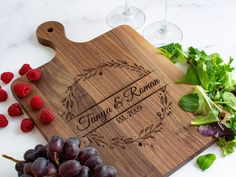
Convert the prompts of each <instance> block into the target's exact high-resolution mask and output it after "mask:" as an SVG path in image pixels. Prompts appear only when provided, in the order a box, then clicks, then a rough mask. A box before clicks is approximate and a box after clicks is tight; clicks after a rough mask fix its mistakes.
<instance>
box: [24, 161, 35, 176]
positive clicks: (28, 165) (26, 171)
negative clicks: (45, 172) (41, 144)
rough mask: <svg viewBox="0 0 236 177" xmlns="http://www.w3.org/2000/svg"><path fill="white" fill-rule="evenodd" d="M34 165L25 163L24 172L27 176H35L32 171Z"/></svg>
mask: <svg viewBox="0 0 236 177" xmlns="http://www.w3.org/2000/svg"><path fill="white" fill-rule="evenodd" d="M32 164H33V163H32V162H28V163H25V165H24V168H23V172H24V173H25V174H28V175H33V173H32V171H31V167H32Z"/></svg>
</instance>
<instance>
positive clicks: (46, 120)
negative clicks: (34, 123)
mask: <svg viewBox="0 0 236 177" xmlns="http://www.w3.org/2000/svg"><path fill="white" fill-rule="evenodd" d="M39 120H40V122H41V123H43V124H50V123H51V122H52V121H53V120H54V116H53V115H52V113H51V112H50V111H49V110H48V109H44V110H43V111H42V113H41V115H40V118H39Z"/></svg>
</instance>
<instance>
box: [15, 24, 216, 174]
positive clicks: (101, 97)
mask: <svg viewBox="0 0 236 177" xmlns="http://www.w3.org/2000/svg"><path fill="white" fill-rule="evenodd" d="M37 37H38V41H39V42H40V43H41V44H43V45H46V46H49V47H51V48H53V49H54V50H55V51H56V55H55V57H54V59H53V60H52V61H50V62H49V63H47V64H45V65H43V66H41V67H40V68H41V71H42V78H41V80H40V81H38V82H36V83H32V82H29V81H28V80H27V79H26V77H25V76H23V77H20V78H19V79H17V80H15V81H14V83H13V84H15V83H18V82H28V83H30V85H31V87H32V92H31V93H30V95H29V96H27V97H26V98H24V99H19V98H18V97H16V98H17V100H18V101H19V102H20V103H21V104H22V106H23V108H24V109H25V111H26V112H27V113H28V114H29V116H30V117H32V119H33V120H34V122H35V124H36V125H37V127H38V128H39V130H40V131H41V132H42V134H43V135H44V136H45V138H46V139H48V138H49V137H51V136H52V135H54V134H58V135H60V136H62V137H64V138H67V137H71V136H79V137H81V139H82V141H83V143H84V144H85V145H89V146H94V147H96V148H97V149H98V150H99V152H100V153H101V155H102V157H103V159H104V161H105V162H106V163H107V164H112V165H114V166H116V167H117V169H118V176H119V177H162V176H168V175H170V174H171V173H173V172H174V171H175V170H176V169H178V168H179V167H181V166H182V165H183V164H185V163H186V162H187V161H189V160H190V159H192V158H193V157H194V156H196V155H197V154H198V153H199V152H200V151H202V150H203V149H204V148H206V147H208V146H209V145H211V144H212V143H213V142H214V140H213V139H212V138H206V137H202V136H201V135H200V134H199V133H198V131H197V128H196V127H193V126H191V125H190V122H191V120H192V119H194V116H193V115H192V114H189V113H186V112H184V111H182V110H181V109H180V108H179V106H178V100H179V99H180V98H181V97H182V96H183V95H185V94H187V93H189V92H190V91H191V90H192V87H191V86H189V85H177V84H175V83H174V81H176V80H177V79H180V78H181V77H182V73H181V72H180V71H179V70H178V69H177V68H176V66H175V65H173V64H172V63H171V62H170V61H169V60H167V59H165V58H164V57H163V56H161V55H158V54H157V53H156V51H155V48H154V47H153V46H152V45H151V44H149V43H148V42H147V41H146V40H145V39H144V38H143V37H142V36H140V35H139V34H138V33H137V32H135V31H134V30H133V29H132V28H130V27H129V26H120V27H118V28H115V29H113V30H111V31H109V32H107V33H105V34H103V35H101V36H99V37H97V38H95V39H93V40H91V41H88V42H85V43H75V42H72V41H70V40H68V39H67V38H66V37H65V33H64V27H63V25H62V24H60V23H58V22H46V23H43V24H42V25H40V26H39V27H38V29H37ZM33 95H40V96H41V97H42V98H43V99H44V101H45V103H46V107H48V108H49V109H50V110H51V111H52V112H53V114H54V115H55V116H56V120H55V121H54V122H53V123H51V124H50V125H46V126H45V125H42V124H41V123H40V122H39V115H40V111H32V109H31V108H30V106H29V101H30V98H31V96H33Z"/></svg>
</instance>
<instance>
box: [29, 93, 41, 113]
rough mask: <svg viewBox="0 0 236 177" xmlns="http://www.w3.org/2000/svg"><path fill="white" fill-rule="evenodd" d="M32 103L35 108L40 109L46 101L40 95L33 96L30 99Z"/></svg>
mask: <svg viewBox="0 0 236 177" xmlns="http://www.w3.org/2000/svg"><path fill="white" fill-rule="evenodd" d="M30 105H31V107H32V109H33V110H40V109H42V107H43V106H44V102H43V100H42V98H41V97H40V96H37V95H36V96H33V97H32V98H31V100H30Z"/></svg>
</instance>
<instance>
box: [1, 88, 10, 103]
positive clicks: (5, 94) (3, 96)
mask: <svg viewBox="0 0 236 177" xmlns="http://www.w3.org/2000/svg"><path fill="white" fill-rule="evenodd" d="M7 98H8V94H7V92H6V91H5V90H3V89H2V88H1V87H0V102H4V101H6V100H7Z"/></svg>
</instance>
